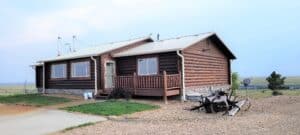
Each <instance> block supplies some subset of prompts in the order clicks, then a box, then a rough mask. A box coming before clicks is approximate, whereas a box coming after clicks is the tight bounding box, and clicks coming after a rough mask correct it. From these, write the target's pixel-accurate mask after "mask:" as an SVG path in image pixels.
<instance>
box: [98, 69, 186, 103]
mask: <svg viewBox="0 0 300 135" xmlns="http://www.w3.org/2000/svg"><path fill="white" fill-rule="evenodd" d="M114 88H121V89H124V90H128V91H130V92H131V93H132V95H135V96H162V97H164V101H165V102H167V97H168V96H175V95H180V90H181V73H178V74H167V73H166V71H164V72H163V74H159V75H147V76H139V75H137V74H136V73H134V74H133V75H126V76H115V77H114ZM112 89H113V88H112ZM112 89H106V90H104V91H102V93H103V94H104V93H105V94H109V93H110V92H111V90H112Z"/></svg>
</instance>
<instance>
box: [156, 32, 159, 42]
mask: <svg viewBox="0 0 300 135" xmlns="http://www.w3.org/2000/svg"><path fill="white" fill-rule="evenodd" d="M156 39H157V41H158V40H159V33H158V34H157V36H156Z"/></svg>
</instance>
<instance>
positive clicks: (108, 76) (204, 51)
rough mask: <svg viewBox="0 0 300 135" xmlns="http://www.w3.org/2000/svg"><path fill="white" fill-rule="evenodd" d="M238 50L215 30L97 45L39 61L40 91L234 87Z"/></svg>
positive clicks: (164, 92)
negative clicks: (234, 67)
mask: <svg viewBox="0 0 300 135" xmlns="http://www.w3.org/2000/svg"><path fill="white" fill-rule="evenodd" d="M233 59H236V57H235V56H234V54H233V53H232V52H231V51H230V50H229V48H228V47H227V46H226V45H225V44H224V43H223V42H222V40H221V39H220V38H219V37H218V36H217V34H216V33H203V34H196V35H189V36H182V37H177V38H170V39H164V40H159V39H157V40H153V39H152V38H151V37H150V36H149V37H142V38H136V39H132V40H127V41H122V42H115V43H110V44H106V45H99V46H96V47H91V48H87V49H83V50H79V51H76V52H72V53H69V54H65V55H61V56H57V57H54V58H50V59H44V60H40V61H38V62H37V64H36V65H35V72H36V87H37V88H38V91H39V92H40V93H66V94H82V93H84V92H93V93H94V94H95V96H97V95H107V94H109V93H110V92H111V91H112V90H113V89H115V88H122V89H124V90H128V91H130V93H132V95H135V96H161V97H164V99H165V101H166V99H167V97H169V96H180V97H181V99H182V100H186V95H187V94H188V93H207V92H208V91H209V90H219V89H224V90H226V89H230V85H231V61H232V60H233Z"/></svg>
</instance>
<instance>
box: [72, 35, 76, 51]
mask: <svg viewBox="0 0 300 135" xmlns="http://www.w3.org/2000/svg"><path fill="white" fill-rule="evenodd" d="M72 38H73V42H72V43H73V52H76V50H75V41H76V40H77V39H76V36H75V35H73V36H72Z"/></svg>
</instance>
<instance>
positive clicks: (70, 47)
mask: <svg viewBox="0 0 300 135" xmlns="http://www.w3.org/2000/svg"><path fill="white" fill-rule="evenodd" d="M65 45H66V46H68V47H69V51H70V52H72V46H71V43H65Z"/></svg>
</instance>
